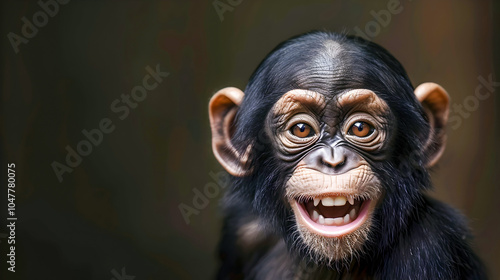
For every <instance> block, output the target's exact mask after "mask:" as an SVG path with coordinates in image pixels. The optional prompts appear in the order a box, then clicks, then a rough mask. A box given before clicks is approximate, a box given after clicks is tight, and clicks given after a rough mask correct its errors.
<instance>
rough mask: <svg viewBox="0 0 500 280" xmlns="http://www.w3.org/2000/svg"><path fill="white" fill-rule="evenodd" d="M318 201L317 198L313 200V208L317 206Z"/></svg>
mask: <svg viewBox="0 0 500 280" xmlns="http://www.w3.org/2000/svg"><path fill="white" fill-rule="evenodd" d="M319 201H320V199H319V198H315V199H314V207H316V206H318V204H319Z"/></svg>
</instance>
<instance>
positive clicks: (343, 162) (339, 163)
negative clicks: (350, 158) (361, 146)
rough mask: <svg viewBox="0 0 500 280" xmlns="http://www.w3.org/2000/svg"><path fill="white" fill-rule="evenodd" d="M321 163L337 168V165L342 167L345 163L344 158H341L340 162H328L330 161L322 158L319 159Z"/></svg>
mask: <svg viewBox="0 0 500 280" xmlns="http://www.w3.org/2000/svg"><path fill="white" fill-rule="evenodd" d="M321 164H322V165H324V166H326V167H328V168H338V167H342V166H343V165H344V164H345V158H343V159H342V161H341V162H330V161H325V160H324V159H321Z"/></svg>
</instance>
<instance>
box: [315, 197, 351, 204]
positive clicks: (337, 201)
mask: <svg viewBox="0 0 500 280" xmlns="http://www.w3.org/2000/svg"><path fill="white" fill-rule="evenodd" d="M346 202H347V198H346V197H345V196H337V197H335V198H333V197H325V198H322V199H321V204H323V206H343V205H345V203H346ZM351 204H354V203H351ZM314 206H317V204H316V199H314Z"/></svg>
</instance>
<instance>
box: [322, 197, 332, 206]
mask: <svg viewBox="0 0 500 280" xmlns="http://www.w3.org/2000/svg"><path fill="white" fill-rule="evenodd" d="M321 204H323V206H334V205H335V200H334V199H333V198H331V197H325V198H323V199H321Z"/></svg>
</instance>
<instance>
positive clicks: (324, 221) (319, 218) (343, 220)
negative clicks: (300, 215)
mask: <svg viewBox="0 0 500 280" xmlns="http://www.w3.org/2000/svg"><path fill="white" fill-rule="evenodd" d="M311 218H312V220H313V221H314V222H316V223H318V224H320V225H328V226H331V225H337V226H340V225H345V224H348V223H350V222H351V221H354V220H355V219H356V218H357V215H356V209H354V208H353V209H351V211H349V213H347V214H345V216H344V217H338V218H325V217H324V216H323V215H320V214H319V213H318V211H316V210H313V212H312V215H311Z"/></svg>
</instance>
